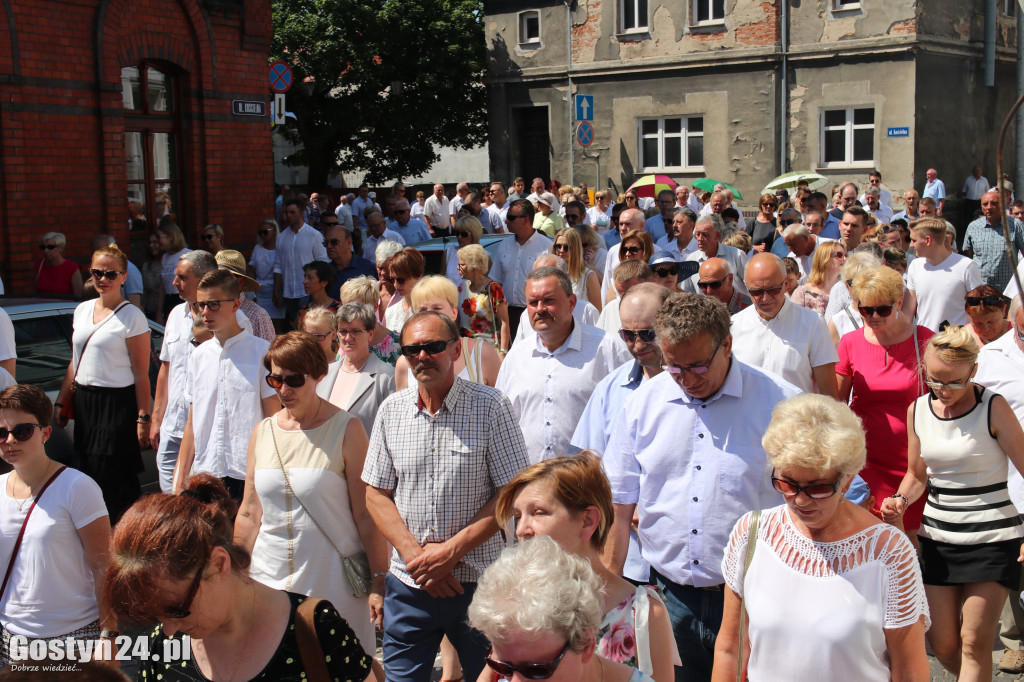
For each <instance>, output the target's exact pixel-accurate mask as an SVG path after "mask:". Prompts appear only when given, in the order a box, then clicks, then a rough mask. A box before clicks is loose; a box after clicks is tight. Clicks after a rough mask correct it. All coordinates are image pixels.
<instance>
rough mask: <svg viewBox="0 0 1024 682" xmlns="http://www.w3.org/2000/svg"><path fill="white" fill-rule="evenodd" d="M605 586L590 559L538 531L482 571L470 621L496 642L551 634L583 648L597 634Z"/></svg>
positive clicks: (573, 646)
mask: <svg viewBox="0 0 1024 682" xmlns="http://www.w3.org/2000/svg"><path fill="white" fill-rule="evenodd" d="M603 591H604V588H603V585H602V583H601V581H600V579H599V578H598V577H597V574H595V573H594V569H593V568H591V566H590V562H588V561H587V560H586V559H584V558H582V557H579V556H576V555H575V554H570V553H569V552H566V551H565V550H563V549H562V548H561V547H559V546H558V543H557V542H555V541H554V540H552V539H551V538H549V537H547V536H544V535H540V536H537V537H534V538H531V539H529V540H526V541H524V542H521V543H519V544H518V545H516V546H515V547H512V548H510V549H506V550H505V551H503V552H502V553H501V556H499V557H498V560H497V561H495V562H494V563H493V564H491V565H490V566H489V567H488V568H487V570H486V571H484V574H483V575H482V576H480V581H479V582H478V583H477V588H476V593H475V594H474V595H473V603H472V604H470V606H469V612H468V616H469V624H470V625H472V626H473V627H474V628H476V629H477V630H479V631H480V632H481V633H483V635H484V636H485V637H486V638H487V639H488V640H489V641H490V642H491V643H492V644H495V643H498V644H499V645H500V643H501V642H503V641H504V640H506V639H509V638H513V637H516V636H517V635H520V634H523V635H527V636H529V637H539V636H543V635H547V634H553V635H557V636H558V638H559V639H564V640H567V641H568V642H569V645H570V646H571V647H572V649H573V651H582V650H583V649H585V648H586V647H587V646H588V645H589V644H591V643H593V642H594V640H595V639H596V637H597V631H598V628H599V627H600V625H601V619H602V617H603V612H604V609H603V608H602V606H601V595H602V592H603ZM553 604H557V605H558V608H552V605H553Z"/></svg>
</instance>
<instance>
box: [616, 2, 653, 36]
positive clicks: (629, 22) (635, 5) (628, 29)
mask: <svg viewBox="0 0 1024 682" xmlns="http://www.w3.org/2000/svg"><path fill="white" fill-rule="evenodd" d="M619 32H620V33H646V32H647V0H619Z"/></svg>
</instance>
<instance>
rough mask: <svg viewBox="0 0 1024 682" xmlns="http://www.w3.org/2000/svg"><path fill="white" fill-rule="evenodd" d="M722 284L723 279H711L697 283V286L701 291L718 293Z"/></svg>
mask: <svg viewBox="0 0 1024 682" xmlns="http://www.w3.org/2000/svg"><path fill="white" fill-rule="evenodd" d="M724 283H725V280H724V279H713V280H710V281H708V282H697V286H698V287H699V288H700V290H701V291H709V290H710V291H718V290H719V289H721V288H722V285H723V284H724Z"/></svg>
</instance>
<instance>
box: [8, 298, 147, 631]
mask: <svg viewBox="0 0 1024 682" xmlns="http://www.w3.org/2000/svg"><path fill="white" fill-rule="evenodd" d="M132 307H134V306H132ZM89 345H92V343H90V344H89ZM8 477H10V474H4V475H3V476H0V486H2V487H0V556H3V557H4V559H3V562H4V569H5V570H6V567H7V562H8V561H9V557H10V556H11V551H12V550H13V549H14V540H15V538H17V537H18V533H19V532H20V531H21V524H22V523H23V522H24V521H25V515H26V514H28V510H29V506H30V505H31V503H29V504H26V505H24V509H22V510H20V511H19V510H18V503H17V502H15V501H14V498H12V497H10V495H8V494H7V479H8ZM104 516H107V508H106V506H105V505H104V504H103V493H102V492H100V487H99V485H97V484H96V482H95V481H93V480H92V479H91V478H89V477H88V476H86V475H85V474H83V473H82V472H80V471H76V470H75V469H71V468H68V469H66V470H64V471H63V472H62V473H61V475H60V476H58V477H57V480H55V481H54V482H53V484H51V485H50V487H49V488H47V490H46V494H45V495H43V498H42V501H41V503H40V504H39V505H37V506H36V508H35V511H33V512H32V516H31V517H29V520H28V525H27V526H26V528H25V537H24V538H23V539H22V541H21V548H20V549H19V550H18V559H17V561H15V562H14V566H13V567H12V569H11V578H10V583H9V584H8V586H7V591H6V592H5V593H4V595H3V599H2V601H0V614H2V618H3V625H4V629H6V630H7V631H8V632H10V633H11V634H16V635H25V636H28V637H56V636H57V635H63V634H64V633H67V632H73V631H75V630H77V629H78V628H81V627H84V626H86V625H88V624H89V623H91V622H92V621H94V620H96V618H98V617H99V611H98V609H97V606H96V592H95V589H94V583H93V575H92V567H91V566H90V565H89V561H88V560H87V559H86V556H85V549H84V548H83V547H82V540H81V538H80V537H79V535H78V531H79V530H80V529H82V528H84V527H85V526H88V525H89V524H90V523H92V522H93V521H95V520H97V519H100V518H102V517H104Z"/></svg>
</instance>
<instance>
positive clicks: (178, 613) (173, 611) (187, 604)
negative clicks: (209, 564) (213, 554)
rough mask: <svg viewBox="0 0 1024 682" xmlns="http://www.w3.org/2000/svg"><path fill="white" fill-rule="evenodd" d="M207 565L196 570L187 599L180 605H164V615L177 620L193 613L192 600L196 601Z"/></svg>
mask: <svg viewBox="0 0 1024 682" xmlns="http://www.w3.org/2000/svg"><path fill="white" fill-rule="evenodd" d="M205 567H206V565H205V564H204V565H202V566H200V567H199V570H198V571H196V577H195V578H192V584H191V585H189V588H188V594H186V595H185V601H183V602H182V603H181V605H180V606H166V607H164V615H165V616H167V617H168V618H173V619H175V620H182V619H183V618H188V617H189V616H191V615H192V602H193V601H195V598H196V592H198V591H199V583H200V582H202V580H203V569H204V568H205Z"/></svg>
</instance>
